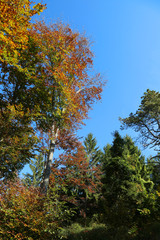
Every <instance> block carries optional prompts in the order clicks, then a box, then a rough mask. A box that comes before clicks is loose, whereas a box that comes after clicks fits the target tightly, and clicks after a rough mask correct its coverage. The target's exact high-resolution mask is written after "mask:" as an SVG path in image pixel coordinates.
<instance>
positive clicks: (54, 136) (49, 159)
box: [40, 124, 58, 194]
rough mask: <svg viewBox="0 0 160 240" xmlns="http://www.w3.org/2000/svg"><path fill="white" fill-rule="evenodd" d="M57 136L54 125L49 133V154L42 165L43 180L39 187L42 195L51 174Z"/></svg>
mask: <svg viewBox="0 0 160 240" xmlns="http://www.w3.org/2000/svg"><path fill="white" fill-rule="evenodd" d="M57 135H58V129H55V125H54V124H53V125H52V132H51V140H50V144H49V153H48V156H47V159H46V161H45V164H44V171H43V178H42V183H41V186H40V190H41V193H43V194H46V193H47V189H48V185H49V177H50V174H51V166H52V161H53V155H54V151H55V145H56V139H57Z"/></svg>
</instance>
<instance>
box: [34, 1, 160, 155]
mask: <svg viewBox="0 0 160 240" xmlns="http://www.w3.org/2000/svg"><path fill="white" fill-rule="evenodd" d="M36 2H38V0H37V1H36ZM43 2H44V3H47V9H46V10H45V11H44V12H43V14H41V15H40V19H43V20H44V21H46V22H48V23H49V22H56V21H57V20H61V21H62V22H64V23H67V24H69V25H70V26H71V27H72V29H75V30H76V31H79V32H82V33H83V32H85V33H86V36H87V37H88V38H89V39H90V40H91V41H92V42H93V45H92V50H93V52H94V54H95V59H94V69H95V71H96V72H100V73H101V74H102V75H103V77H104V79H106V80H107V81H108V82H107V85H106V87H105V89H104V92H103V96H102V101H101V102H99V103H97V104H95V105H94V107H93V110H92V111H91V112H90V113H89V117H90V119H89V120H86V126H85V127H83V128H82V129H81V130H80V131H79V135H80V136H84V137H85V136H86V135H87V134H88V133H90V132H92V133H93V134H94V136H95V137H96V139H97V142H98V145H99V146H100V147H101V148H102V147H103V146H105V145H106V144H107V143H111V142H112V140H113V136H112V134H111V133H113V132H114V131H115V130H120V122H119V120H118V118H119V117H127V116H128V115H129V113H130V112H135V111H136V110H137V109H138V106H139V104H140V98H141V96H142V95H143V93H144V92H145V91H146V90H147V88H149V89H151V90H156V91H159V90H160V2H159V1H156V0H99V1H97V0H67V1H66V0H46V1H43ZM120 133H121V134H122V135H126V134H128V135H130V136H131V137H133V138H135V136H137V135H136V134H135V133H134V132H133V131H131V130H126V131H120ZM139 146H140V147H141V149H142V146H141V145H139ZM143 153H144V154H146V155H149V154H152V153H153V152H152V151H149V150H147V151H144V152H143ZM153 154H154V153H153Z"/></svg>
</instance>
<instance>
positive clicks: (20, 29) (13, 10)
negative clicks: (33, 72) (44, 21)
mask: <svg viewBox="0 0 160 240" xmlns="http://www.w3.org/2000/svg"><path fill="white" fill-rule="evenodd" d="M44 7H45V6H44V5H42V4H40V3H38V4H36V5H34V6H33V7H31V1H30V0H7V1H6V0H1V1H0V61H2V62H4V61H5V62H7V63H9V64H13V65H17V64H18V57H19V50H20V49H25V48H26V45H27V42H28V29H30V28H31V26H32V25H31V23H30V20H31V17H32V16H33V15H35V14H37V13H40V12H41V11H43V9H44Z"/></svg>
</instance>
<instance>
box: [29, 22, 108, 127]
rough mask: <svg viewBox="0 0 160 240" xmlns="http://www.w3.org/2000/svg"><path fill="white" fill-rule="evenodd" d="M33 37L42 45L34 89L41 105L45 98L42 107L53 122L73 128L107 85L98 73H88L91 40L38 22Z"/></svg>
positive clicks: (83, 117)
mask: <svg viewBox="0 0 160 240" xmlns="http://www.w3.org/2000/svg"><path fill="white" fill-rule="evenodd" d="M31 37H32V38H33V39H34V42H35V43H36V46H37V47H38V48H39V52H38V55H39V59H40V61H39V63H37V70H38V71H37V72H36V74H35V77H34V79H35V89H32V91H33V92H35V90H36V91H37V92H38V91H39V94H40V98H41V99H39V100H40V103H39V104H41V101H43V104H41V106H45V111H46V112H48V111H49V112H50V113H51V114H52V117H53V121H51V123H52V124H53V122H54V124H55V125H56V127H57V128H61V127H62V125H64V126H65V129H71V128H72V130H73V129H74V128H77V127H78V126H79V124H82V123H83V119H85V118H86V117H87V116H88V110H89V109H91V106H92V104H93V103H94V102H95V101H96V100H99V99H100V98H101V92H102V87H103V85H104V82H102V79H101V78H100V75H99V74H97V75H96V76H93V77H92V76H91V75H90V74H89V70H90V69H91V68H92V66H93V54H92V52H91V50H90V47H89V41H88V40H87V39H86V38H85V37H84V36H83V35H80V34H79V33H77V32H73V31H72V30H71V28H70V27H69V26H64V25H63V24H60V23H59V24H52V25H51V26H46V25H45V23H43V22H38V23H36V24H34V29H32V30H31ZM42 91H43V93H42ZM44 93H45V94H46V95H47V98H45V96H44ZM31 94H32V93H31ZM42 96H44V98H43V99H42ZM46 109H47V110H48V111H47V110H46ZM43 111H44V110H43V109H42V107H41V114H42V113H43V114H44V115H45V112H43Z"/></svg>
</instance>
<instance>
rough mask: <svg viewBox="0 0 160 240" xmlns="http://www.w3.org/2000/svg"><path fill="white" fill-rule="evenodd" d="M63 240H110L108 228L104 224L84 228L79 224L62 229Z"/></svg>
mask: <svg viewBox="0 0 160 240" xmlns="http://www.w3.org/2000/svg"><path fill="white" fill-rule="evenodd" d="M61 239H67V240H93V239H94V240H108V239H109V236H108V231H107V227H106V225H104V224H97V223H93V224H92V225H91V226H89V227H82V226H81V225H80V224H78V223H74V224H72V225H71V226H70V227H68V228H65V229H62V231H61Z"/></svg>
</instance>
